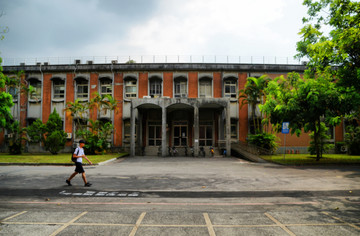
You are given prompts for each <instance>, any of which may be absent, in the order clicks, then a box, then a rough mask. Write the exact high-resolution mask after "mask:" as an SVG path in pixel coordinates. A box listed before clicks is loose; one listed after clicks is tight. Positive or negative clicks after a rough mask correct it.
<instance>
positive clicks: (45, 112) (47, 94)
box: [42, 74, 61, 123]
mask: <svg viewBox="0 0 360 236" xmlns="http://www.w3.org/2000/svg"><path fill="white" fill-rule="evenodd" d="M51 77H52V74H44V77H43V82H42V86H43V88H42V98H43V99H42V106H43V107H42V122H43V123H46V122H47V120H48V119H49V116H50V113H51V112H52V111H51V91H52V89H51V84H52V83H51ZM57 112H58V113H60V112H61V111H57Z"/></svg>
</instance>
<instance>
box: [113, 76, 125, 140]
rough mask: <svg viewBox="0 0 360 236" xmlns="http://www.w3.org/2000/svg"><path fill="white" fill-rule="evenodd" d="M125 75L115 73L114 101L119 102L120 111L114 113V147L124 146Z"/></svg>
mask: <svg viewBox="0 0 360 236" xmlns="http://www.w3.org/2000/svg"><path fill="white" fill-rule="evenodd" d="M123 83H124V78H123V73H115V77H114V99H115V100H116V101H117V106H118V109H117V110H116V111H114V146H115V147H120V146H122V126H123V119H122V116H123V88H124V85H123Z"/></svg>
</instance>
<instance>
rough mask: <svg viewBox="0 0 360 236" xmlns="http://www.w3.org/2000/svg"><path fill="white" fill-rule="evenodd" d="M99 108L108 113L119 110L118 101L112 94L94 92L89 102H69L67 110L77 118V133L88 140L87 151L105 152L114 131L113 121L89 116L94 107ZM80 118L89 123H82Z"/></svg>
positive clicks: (92, 152)
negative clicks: (104, 120)
mask: <svg viewBox="0 0 360 236" xmlns="http://www.w3.org/2000/svg"><path fill="white" fill-rule="evenodd" d="M95 108H97V109H99V110H101V111H102V112H104V113H106V112H108V111H117V109H118V107H117V101H116V100H115V99H114V98H113V97H112V96H110V95H99V94H98V93H94V94H93V98H92V99H91V100H90V101H89V102H81V101H79V100H75V102H68V103H67V107H66V108H65V110H66V111H68V112H70V113H71V116H72V117H75V118H77V128H78V129H77V131H76V135H77V136H79V137H81V138H84V139H85V140H86V141H87V144H86V145H85V148H87V150H88V151H87V152H88V153H91V154H94V153H103V152H104V151H105V150H106V149H108V147H109V141H108V139H109V136H110V134H111V132H112V131H113V125H112V124H111V122H106V123H103V122H100V121H99V120H91V119H88V118H87V114H89V112H90V111H91V110H92V109H95ZM80 120H83V121H86V123H87V124H88V125H86V126H83V125H81V124H80Z"/></svg>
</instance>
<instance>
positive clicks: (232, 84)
mask: <svg viewBox="0 0 360 236" xmlns="http://www.w3.org/2000/svg"><path fill="white" fill-rule="evenodd" d="M227 88H229V90H230V92H226V89H227ZM231 88H234V92H231ZM236 91H237V83H236V80H235V79H230V78H229V79H225V80H224V97H226V98H231V99H236V97H237V93H236Z"/></svg>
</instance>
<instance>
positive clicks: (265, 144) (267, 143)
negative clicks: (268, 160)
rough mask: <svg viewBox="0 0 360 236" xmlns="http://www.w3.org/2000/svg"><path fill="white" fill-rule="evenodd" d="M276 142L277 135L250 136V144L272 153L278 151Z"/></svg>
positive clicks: (261, 134)
mask: <svg viewBox="0 0 360 236" xmlns="http://www.w3.org/2000/svg"><path fill="white" fill-rule="evenodd" d="M276 140H277V137H276V135H274V134H269V133H260V134H250V135H249V136H248V143H250V144H253V145H255V146H258V147H261V148H264V149H266V150H269V151H270V152H271V153H273V152H275V151H276V149H277V146H278V144H277V143H276Z"/></svg>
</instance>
